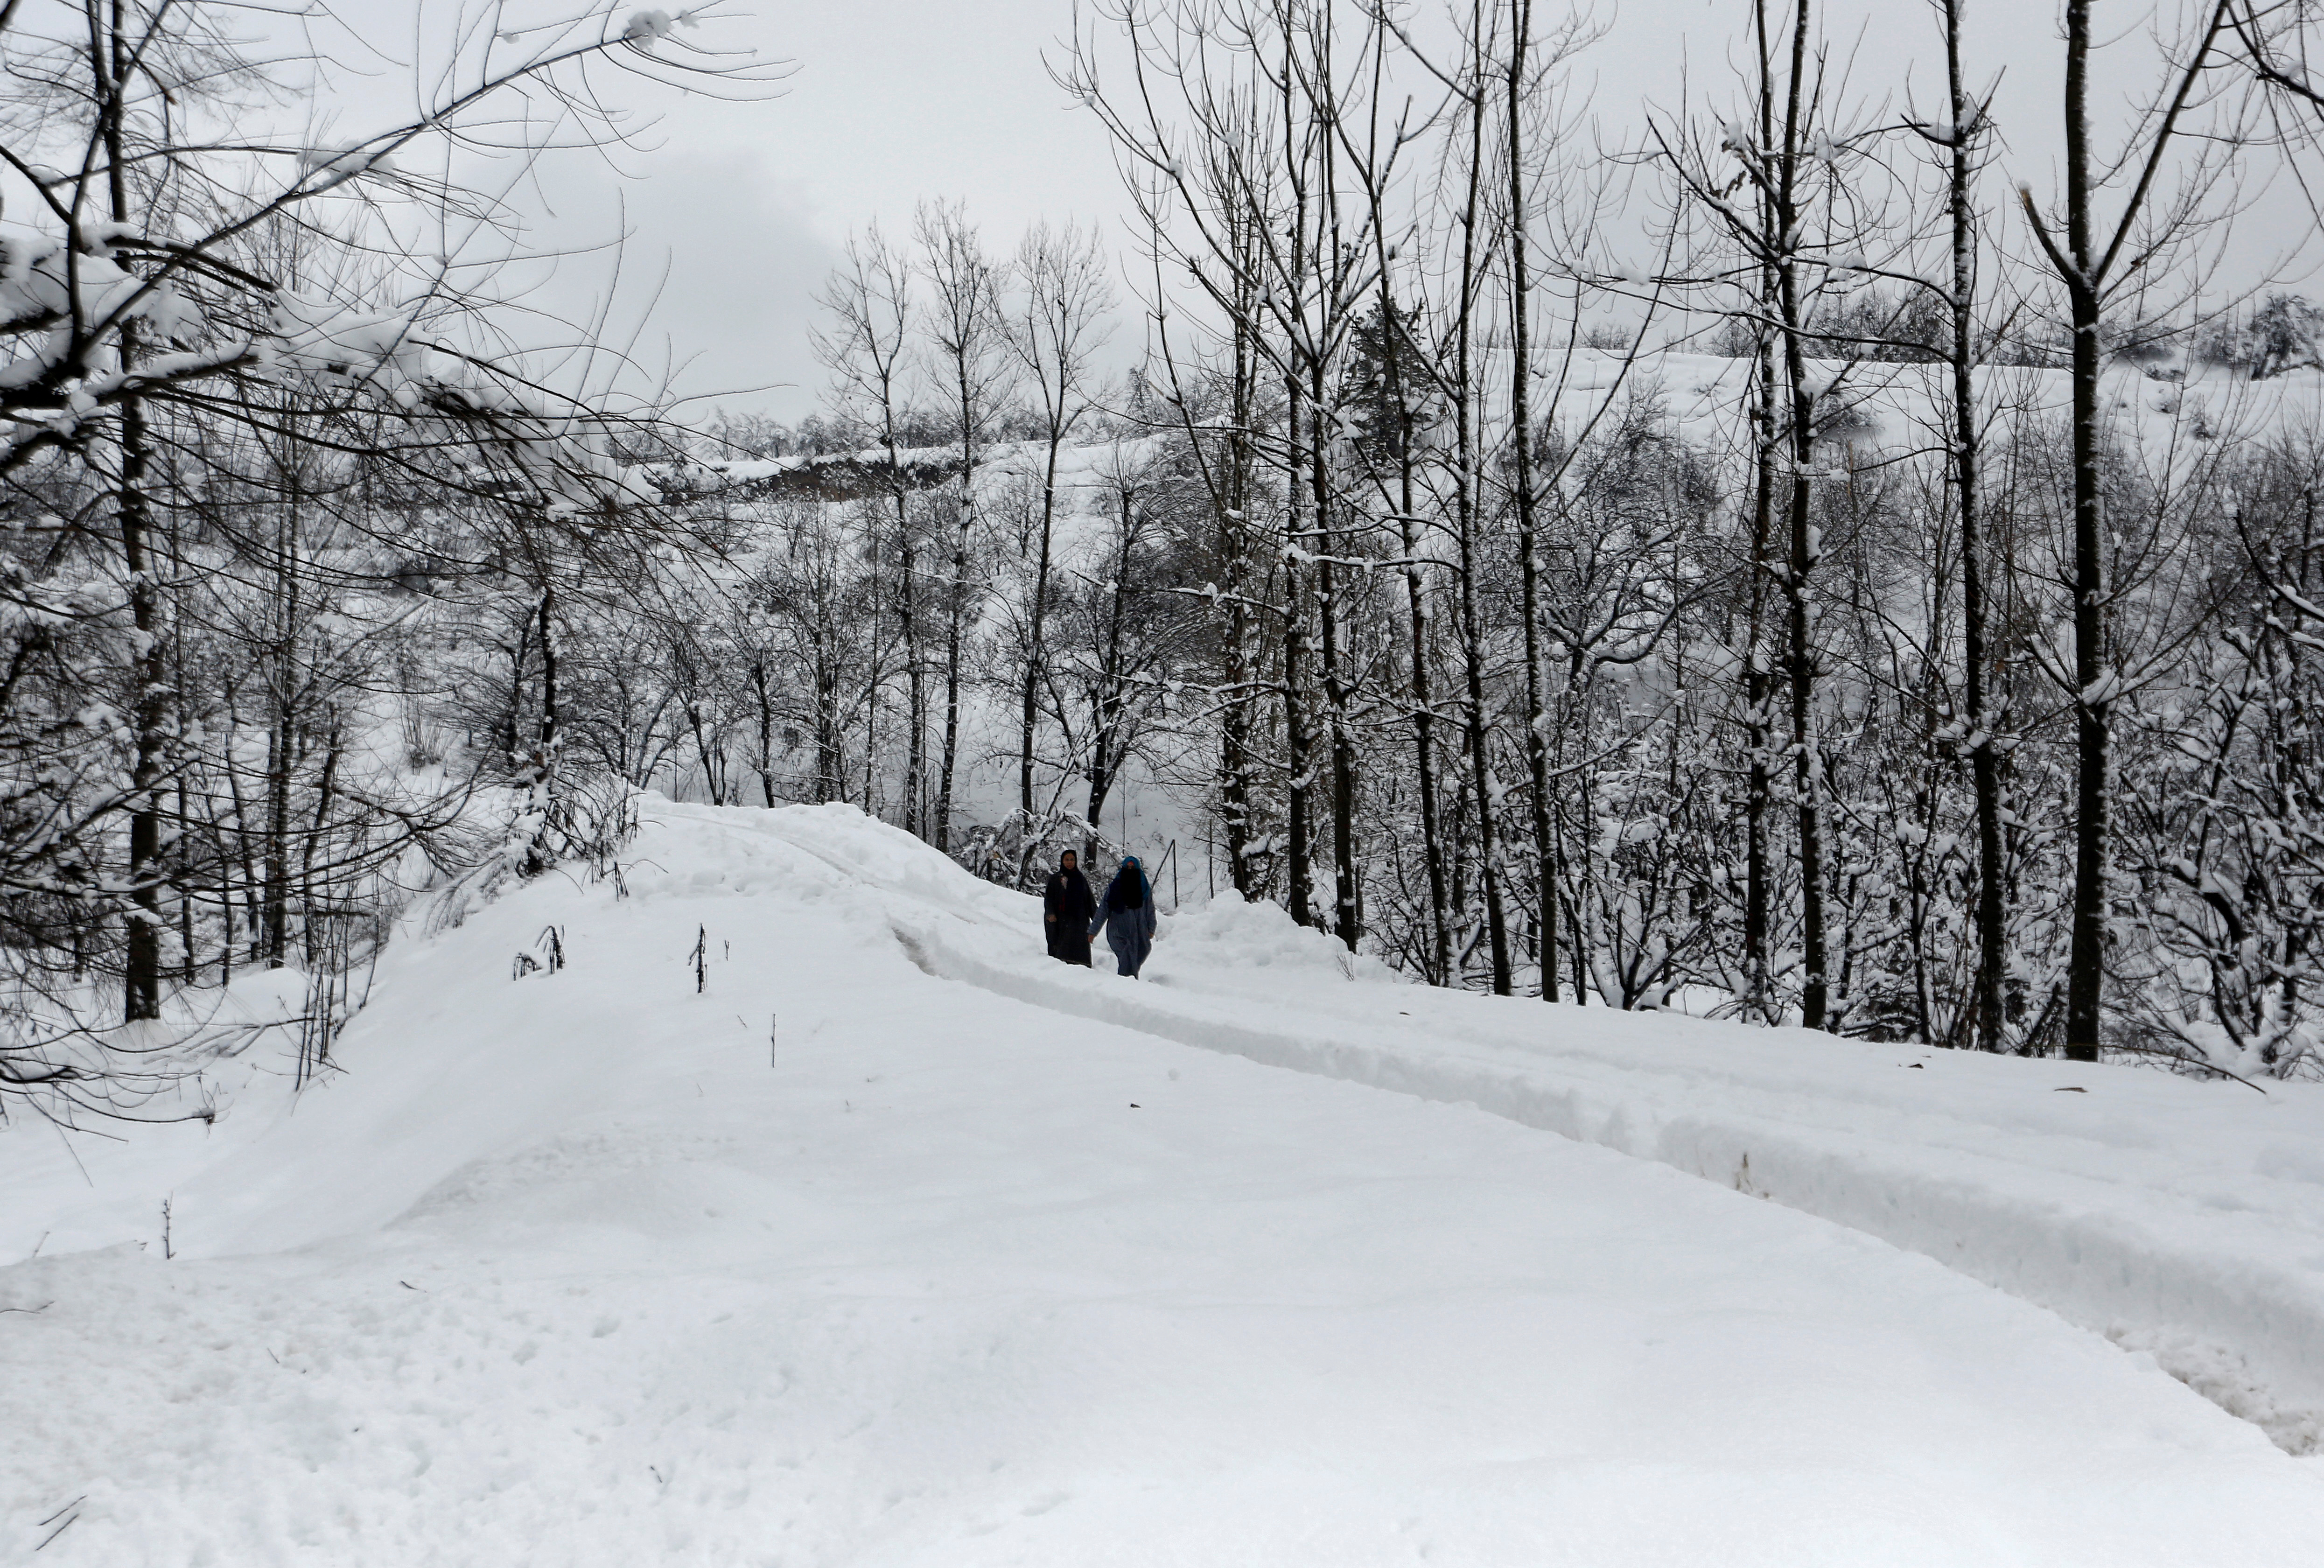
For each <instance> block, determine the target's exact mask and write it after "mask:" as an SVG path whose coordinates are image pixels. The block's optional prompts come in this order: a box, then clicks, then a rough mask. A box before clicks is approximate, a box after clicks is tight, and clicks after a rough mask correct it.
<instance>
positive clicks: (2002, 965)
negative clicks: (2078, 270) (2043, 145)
mask: <svg viewBox="0 0 2324 1568" xmlns="http://www.w3.org/2000/svg"><path fill="white" fill-rule="evenodd" d="M1962 5H1963V0H1945V14H1944V21H1945V83H1946V88H1947V92H1948V98H1949V102H1950V113H1951V115H1952V145H1951V149H1950V151H1951V154H1952V157H1951V167H1950V170H1949V171H1948V180H1947V195H1948V197H1949V198H1950V208H1951V214H1950V216H1951V219H1952V300H1951V304H1952V362H1953V363H1952V393H1953V489H1954V493H1955V495H1956V497H1957V501H1958V504H1959V506H1960V530H1961V623H1962V624H1961V634H1962V650H1961V656H1962V664H1963V669H1962V676H1963V679H1962V682H1961V686H1962V691H1963V697H1964V705H1965V709H1966V711H1965V712H1964V714H1963V715H1962V718H1963V721H1964V723H1966V724H1967V725H1968V727H1969V776H1970V783H1971V789H1972V790H1973V792H1974V794H1975V797H1976V813H1977V858H1978V865H1977V913H1976V927H1977V978H1976V981H1975V982H1974V985H1973V988H1972V1011H1973V1013H1974V1015H1975V1018H1976V1025H1977V1044H1978V1049H1979V1050H1983V1051H1999V1050H2001V1049H2003V1048H2004V1047H2005V1045H2006V1026H2007V1015H2006V1011H2005V998H2004V995H2003V991H2002V987H2003V983H2004V977H2005V975H2006V965H2007V961H2008V953H2007V943H2008V927H2007V924H2006V916H2005V914H2004V906H2003V900H2002V879H2003V876H2004V872H2005V867H2004V864H2003V845H2002V822H2001V756H2000V752H1999V749H1998V747H1997V744H1996V742H1997V736H1996V735H1995V734H1994V733H1993V732H1994V730H1995V728H1996V726H1997V722H1998V715H1996V714H1995V713H1993V712H1992V711H1991V708H1990V705H1989V704H1988V702H1987V694H1986V675H1987V665H1988V661H1989V660H1990V659H1991V658H1992V654H1991V651H1990V649H1989V639H1988V632H1987V628H1988V625H1989V622H1990V612H1989V611H1988V609H1987V604H1986V586H1985V514H1984V500H1983V498H1982V497H1981V496H1980V495H1979V494H1978V457H1979V452H1978V446H1979V440H1978V428H1977V389H1976V385H1975V383H1974V380H1973V378H1972V376H1971V371H1972V368H1973V366H1974V364H1975V363H1976V353H1977V337H1976V333H1977V325H1976V318H1975V316H1974V314H1973V313H1972V309H1971V308H1972V305H1973V303H1974V298H1975V294H1976V290H1977V213H1976V209H1975V208H1974V207H1973V206H1972V205H1971V200H1970V196H1971V192H1970V178H1971V176H1972V174H1973V173H1974V162H1973V160H1972V158H1971V155H1970V143H1971V140H1972V133H1971V131H1970V124H1971V121H1972V119H1973V118H1975V117H1978V115H1979V110H1978V106H1977V105H1976V104H1975V103H1974V101H1973V100H1972V99H1971V98H1970V97H1969V95H1968V93H1967V91H1966V90H1965V89H1964V88H1963V87H1962V84H1961V57H1960V32H1961V8H1962ZM1979 129H1980V130H1981V129H1982V127H1981V126H1980V127H1979Z"/></svg>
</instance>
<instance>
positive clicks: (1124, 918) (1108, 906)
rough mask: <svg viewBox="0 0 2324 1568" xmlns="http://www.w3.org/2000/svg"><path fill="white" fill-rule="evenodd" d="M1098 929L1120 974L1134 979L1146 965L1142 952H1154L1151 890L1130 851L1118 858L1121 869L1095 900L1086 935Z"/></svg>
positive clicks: (1145, 953) (1135, 857)
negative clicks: (1091, 918) (1092, 916)
mask: <svg viewBox="0 0 2324 1568" xmlns="http://www.w3.org/2000/svg"><path fill="white" fill-rule="evenodd" d="M1101 930H1102V931H1103V932H1104V933H1105V945H1107V946H1109V947H1111V948H1112V949H1113V961H1114V962H1115V963H1116V964H1120V966H1121V973H1124V974H1127V975H1129V976H1130V978H1131V979H1132V980H1135V979H1137V978H1138V972H1139V970H1140V969H1143V968H1145V967H1146V955H1148V953H1151V952H1153V951H1154V890H1153V889H1151V888H1149V887H1148V886H1147V885H1146V868H1145V867H1144V866H1142V865H1140V864H1139V863H1138V857H1137V856H1136V855H1134V854H1126V855H1123V856H1122V857H1121V869H1120V871H1117V872H1114V873H1113V882H1112V884H1111V886H1109V887H1108V888H1107V889H1106V890H1105V897H1104V898H1102V899H1099V900H1098V904H1097V918H1095V919H1093V920H1092V921H1091V922H1090V928H1089V934H1090V935H1091V936H1096V935H1097V934H1098V933H1099V932H1100V931H1101Z"/></svg>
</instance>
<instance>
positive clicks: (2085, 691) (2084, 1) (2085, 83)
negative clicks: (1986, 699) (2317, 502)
mask: <svg viewBox="0 0 2324 1568" xmlns="http://www.w3.org/2000/svg"><path fill="white" fill-rule="evenodd" d="M2089 50H2090V5H2089V0H2067V3H2066V243H2067V247H2068V254H2069V256H2070V258H2071V261H2072V263H2073V264H2072V266H2071V268H2070V269H2069V271H2068V275H2067V276H2066V278H2065V284H2066V301H2067V306H2068V309H2069V310H2070V315H2071V320H2072V324H2073V332H2074V341H2073V426H2074V431H2073V463H2074V687H2075V690H2074V693H2073V697H2074V752H2075V769H2074V901H2073V925H2072V936H2071V938H2070V945H2069V951H2068V955H2067V959H2066V1056H2067V1058H2068V1059H2069V1060H2070V1061H2076V1062H2095V1061H2097V1060H2098V1038H2099V1033H2098V1030H2099V1023H2098V1009H2099V1005H2100V1003H2101V1001H2102V993H2103V991H2104V987H2105V980H2106V968H2105V966H2106V837H2107V742H2108V740H2109V739H2110V738H2111V733H2112V729H2113V724H2112V712H2113V704H2112V703H2111V702H2110V701H2109V700H2108V697H2107V694H2106V693H2105V691H2104V690H2103V689H2102V688H2101V687H2100V680H2101V678H2102V677H2103V675H2104V673H2105V669H2106V651H2107V650H2106V600H2105V595H2106V557H2105V553H2104V545H2105V541H2104V536H2103V533H2102V525H2103V521H2104V519H2103V516H2102V513H2101V507H2102V504H2103V497H2102V495H2101V494H2100V492H2099V488H2098V346H2099V345H2098V306H2099V298H2098V277H2097V275H2096V274H2097V266H2096V261H2095V257H2094V255H2093V254H2092V247H2091V244H2090V152H2089V118H2088V113H2087V105H2088V91H2089Z"/></svg>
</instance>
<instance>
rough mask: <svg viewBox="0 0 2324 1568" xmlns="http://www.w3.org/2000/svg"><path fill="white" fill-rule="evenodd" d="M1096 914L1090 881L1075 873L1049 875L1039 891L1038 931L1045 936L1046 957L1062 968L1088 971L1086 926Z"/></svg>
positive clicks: (1087, 932)
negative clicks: (1047, 942)
mask: <svg viewBox="0 0 2324 1568" xmlns="http://www.w3.org/2000/svg"><path fill="white" fill-rule="evenodd" d="M1096 914H1097V899H1096V896H1095V895H1094V894H1093V893H1092V892H1091V891H1090V885H1089V879H1088V878H1087V877H1085V876H1084V875H1082V873H1081V872H1078V871H1070V872H1066V871H1060V872H1052V873H1051V874H1050V877H1049V885H1048V886H1047V887H1046V888H1043V889H1042V890H1041V929H1042V930H1044V931H1046V932H1047V933H1048V936H1049V956H1050V957H1052V958H1055V959H1057V960H1059V961H1060V962H1063V963H1065V964H1080V965H1081V966H1082V967H1083V968H1084V969H1086V968H1088V967H1089V961H1090V933H1089V923H1090V920H1091V919H1092V918H1093V917H1094V916H1095V915H1096Z"/></svg>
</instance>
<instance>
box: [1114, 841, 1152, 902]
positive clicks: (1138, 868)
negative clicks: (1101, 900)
mask: <svg viewBox="0 0 2324 1568" xmlns="http://www.w3.org/2000/svg"><path fill="white" fill-rule="evenodd" d="M1105 903H1106V908H1108V909H1139V908H1142V907H1143V906H1144V905H1145V903H1146V868H1145V867H1144V866H1142V865H1139V863H1138V857H1137V856H1136V855H1134V854H1129V855H1124V856H1122V857H1121V869H1120V871H1118V872H1114V873H1113V885H1112V886H1111V887H1110V888H1108V889H1106V890H1105Z"/></svg>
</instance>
